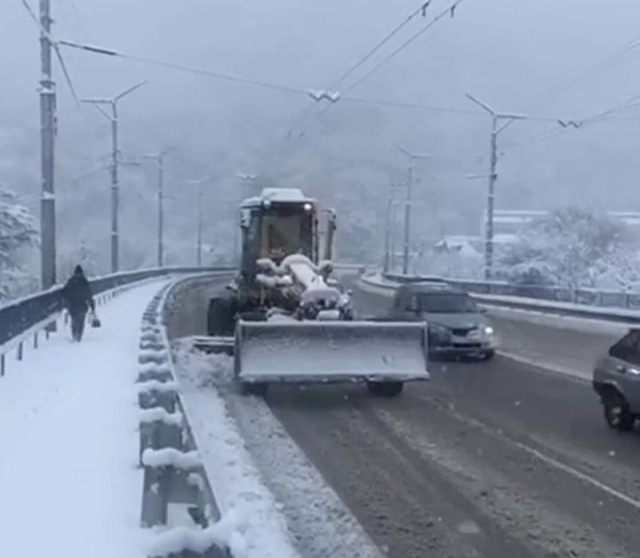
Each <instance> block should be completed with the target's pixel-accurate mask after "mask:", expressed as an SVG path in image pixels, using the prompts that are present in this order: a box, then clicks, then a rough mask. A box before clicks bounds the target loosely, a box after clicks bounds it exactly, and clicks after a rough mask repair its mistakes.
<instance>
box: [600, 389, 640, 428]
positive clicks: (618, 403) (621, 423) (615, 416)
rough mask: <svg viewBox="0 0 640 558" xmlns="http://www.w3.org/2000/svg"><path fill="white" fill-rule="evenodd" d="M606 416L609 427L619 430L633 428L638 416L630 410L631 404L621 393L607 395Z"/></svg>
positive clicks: (605, 403) (605, 402)
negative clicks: (629, 404) (628, 403)
mask: <svg viewBox="0 0 640 558" xmlns="http://www.w3.org/2000/svg"><path fill="white" fill-rule="evenodd" d="M604 418H605V420H606V421H607V424H608V425H609V428H613V429H614V430H618V431H619V432H629V431H631V430H633V426H634V424H635V421H636V417H635V416H633V415H632V414H631V412H630V411H629V406H628V405H627V402H626V401H625V399H624V397H623V396H622V395H620V394H619V393H616V394H615V395H611V396H609V397H607V398H606V399H605V401H604Z"/></svg>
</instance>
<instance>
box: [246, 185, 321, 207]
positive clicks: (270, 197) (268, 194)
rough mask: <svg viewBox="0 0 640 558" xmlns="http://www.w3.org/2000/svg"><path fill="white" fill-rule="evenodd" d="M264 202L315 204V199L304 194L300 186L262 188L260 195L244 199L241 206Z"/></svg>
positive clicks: (252, 205)
mask: <svg viewBox="0 0 640 558" xmlns="http://www.w3.org/2000/svg"><path fill="white" fill-rule="evenodd" d="M265 202H275V203H312V204H315V203H316V200H315V199H314V198H310V197H308V196H306V195H305V194H304V192H303V191H302V190H300V188H264V189H263V190H262V193H261V194H260V196H255V197H253V198H248V199H246V200H244V202H242V207H254V206H256V205H262V204H263V203H265Z"/></svg>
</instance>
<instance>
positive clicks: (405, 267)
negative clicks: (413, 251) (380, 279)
mask: <svg viewBox="0 0 640 558" xmlns="http://www.w3.org/2000/svg"><path fill="white" fill-rule="evenodd" d="M397 147H398V149H399V150H400V151H402V153H404V154H405V155H406V156H407V158H408V159H409V167H408V170H407V198H406V201H405V208H404V249H403V257H402V273H403V274H404V275H406V274H407V273H408V272H409V247H410V244H411V204H412V202H413V199H412V198H413V165H414V161H415V159H428V158H429V155H424V154H418V153H411V152H410V151H408V150H407V149H405V148H404V147H402V146H401V145H398V146H397Z"/></svg>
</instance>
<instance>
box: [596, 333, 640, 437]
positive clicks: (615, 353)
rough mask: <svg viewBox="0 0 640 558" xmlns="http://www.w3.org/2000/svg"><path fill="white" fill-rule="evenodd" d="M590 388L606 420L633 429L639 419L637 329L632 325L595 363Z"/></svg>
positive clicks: (639, 339)
mask: <svg viewBox="0 0 640 558" xmlns="http://www.w3.org/2000/svg"><path fill="white" fill-rule="evenodd" d="M593 389H595V390H596V393H597V394H598V395H599V396H600V400H601V402H602V404H603V406H604V416H605V419H606V421H607V424H609V426H610V427H611V428H615V429H616V430H620V431H629V430H632V429H633V426H634V423H635V422H636V420H638V419H640V329H631V330H630V331H629V332H628V333H627V334H626V335H624V337H622V339H620V340H619V341H617V342H616V343H614V344H613V345H612V346H611V348H610V349H609V351H608V353H607V355H606V356H604V357H602V358H601V359H600V360H599V361H598V362H597V363H596V366H595V369H594V371H593Z"/></svg>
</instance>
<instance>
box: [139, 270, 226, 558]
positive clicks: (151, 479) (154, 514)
mask: <svg viewBox="0 0 640 558" xmlns="http://www.w3.org/2000/svg"><path fill="white" fill-rule="evenodd" d="M192 277H193V276H191V277H188V278H185V280H190V279H192ZM180 282H181V281H180V280H177V281H175V282H173V283H172V284H170V285H168V286H167V287H165V288H164V289H163V290H162V291H161V292H160V293H158V294H157V295H156V296H155V297H154V299H153V300H152V301H151V302H150V304H149V306H148V307H147V310H146V311H145V313H144V315H143V318H142V325H141V334H140V345H139V347H140V351H139V358H138V361H139V367H140V368H139V373H138V384H137V388H138V402H139V406H140V465H141V466H142V467H144V483H143V486H144V488H143V495H142V508H141V525H142V527H143V528H146V529H154V530H153V531H150V534H151V538H150V544H149V548H148V550H147V556H148V557H149V558H231V554H230V552H229V550H228V544H227V540H226V538H227V537H228V533H227V531H228V529H226V528H225V526H224V525H223V524H222V522H221V518H220V511H219V509H218V506H217V504H216V501H215V498H214V496H213V491H212V490H211V486H210V484H209V480H208V478H207V474H206V472H205V470H204V468H203V467H202V464H201V461H200V456H199V454H198V448H197V447H196V444H195V441H194V437H193V435H192V432H191V428H190V426H189V422H188V418H187V416H186V413H185V410H184V405H183V403H182V398H181V396H180V390H179V386H178V384H177V382H176V380H175V374H174V366H173V359H172V356H171V348H170V345H169V340H168V336H167V331H166V327H165V325H164V320H163V310H164V305H165V301H166V300H167V296H168V294H169V292H170V291H171V290H172V288H174V287H176V286H177V285H178V284H180ZM176 499H177V500H178V501H180V502H182V503H183V504H185V501H186V506H187V509H188V514H189V516H190V517H191V519H192V521H193V523H194V524H195V525H196V527H194V528H188V527H176V526H173V527H172V526H170V523H171V522H170V518H169V507H170V506H171V504H172V503H173V502H175V501H176ZM183 507H184V505H183Z"/></svg>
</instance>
